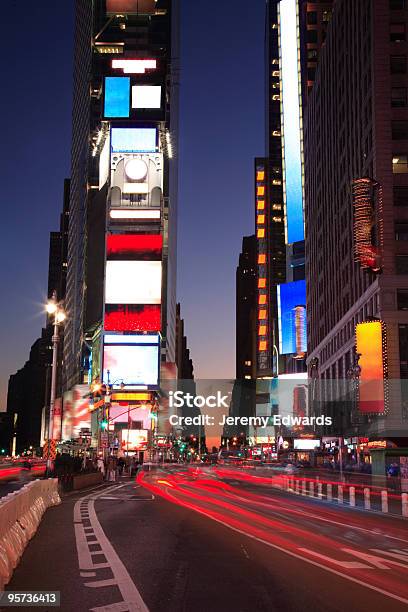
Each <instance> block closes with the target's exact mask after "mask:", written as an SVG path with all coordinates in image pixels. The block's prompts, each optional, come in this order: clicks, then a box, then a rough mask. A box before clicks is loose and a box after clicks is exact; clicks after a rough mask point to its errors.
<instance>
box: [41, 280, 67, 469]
mask: <svg viewBox="0 0 408 612" xmlns="http://www.w3.org/2000/svg"><path fill="white" fill-rule="evenodd" d="M46 310H47V313H48V314H49V315H54V321H53V326H54V330H53V335H52V370H51V395H50V416H49V422H48V442H50V441H51V440H52V436H53V426H54V406H55V397H56V392H57V373H58V372H57V369H58V343H59V326H60V325H61V323H62V322H63V321H64V320H65V318H66V315H65V312H64V309H63V307H62V304H61V302H58V301H57V292H56V291H53V294H52V298H51V299H50V300H49V301H48V303H47V306H46ZM51 469H52V459H51V458H50V457H49V454H48V460H47V471H48V472H49V471H51Z"/></svg>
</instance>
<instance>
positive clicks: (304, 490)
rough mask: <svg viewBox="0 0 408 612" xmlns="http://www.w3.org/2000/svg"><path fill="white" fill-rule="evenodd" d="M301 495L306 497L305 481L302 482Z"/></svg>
mask: <svg viewBox="0 0 408 612" xmlns="http://www.w3.org/2000/svg"><path fill="white" fill-rule="evenodd" d="M302 495H306V480H302Z"/></svg>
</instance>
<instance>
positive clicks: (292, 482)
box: [290, 476, 295, 491]
mask: <svg viewBox="0 0 408 612" xmlns="http://www.w3.org/2000/svg"><path fill="white" fill-rule="evenodd" d="M290 490H291V491H294V490H295V479H294V477H293V476H292V478H291V479H290Z"/></svg>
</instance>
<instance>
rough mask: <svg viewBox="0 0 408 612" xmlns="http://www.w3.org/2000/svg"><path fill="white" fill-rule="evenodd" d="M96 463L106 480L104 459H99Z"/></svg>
mask: <svg viewBox="0 0 408 612" xmlns="http://www.w3.org/2000/svg"><path fill="white" fill-rule="evenodd" d="M96 463H97V467H98V470H99V471H100V472H101V474H102V478H103V479H105V463H104V461H103V459H102V457H98V461H97V462H96Z"/></svg>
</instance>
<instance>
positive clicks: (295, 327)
mask: <svg viewBox="0 0 408 612" xmlns="http://www.w3.org/2000/svg"><path fill="white" fill-rule="evenodd" d="M277 298H278V325H279V348H280V353H281V354H282V355H295V356H297V357H299V358H302V357H304V354H305V353H306V351H307V340H306V337H307V336H306V281H304V280H300V281H295V282H293V283H285V284H284V285H278V286H277Z"/></svg>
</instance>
